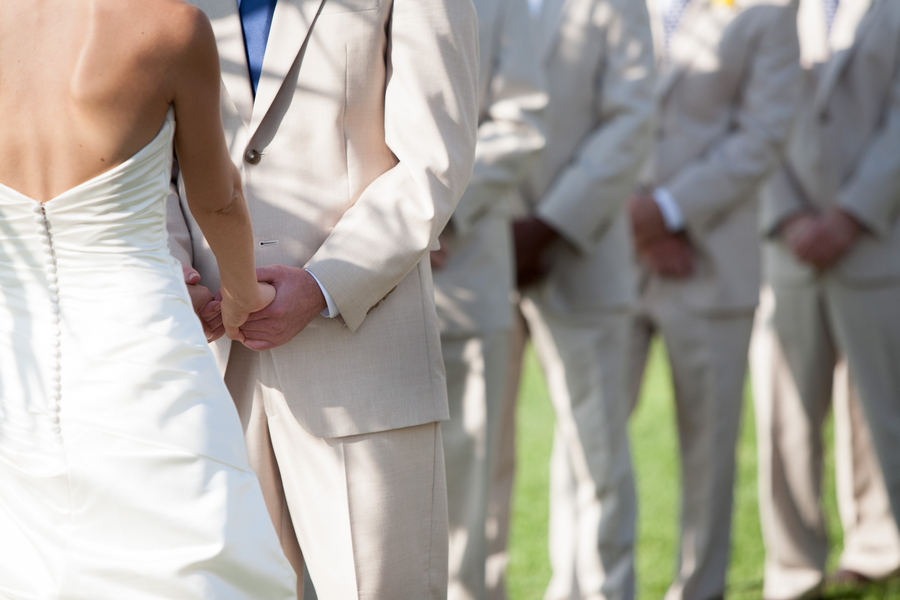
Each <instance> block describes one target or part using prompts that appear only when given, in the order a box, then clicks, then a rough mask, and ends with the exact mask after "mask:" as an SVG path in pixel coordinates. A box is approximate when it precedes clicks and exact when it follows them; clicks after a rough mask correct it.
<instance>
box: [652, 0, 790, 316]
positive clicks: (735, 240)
mask: <svg viewBox="0 0 900 600" xmlns="http://www.w3.org/2000/svg"><path fill="white" fill-rule="evenodd" d="M648 2H649V6H650V9H651V14H652V15H653V21H654V33H655V34H656V42H657V54H658V56H659V60H660V64H661V67H660V71H661V73H660V77H659V84H658V87H657V105H658V109H657V114H658V117H657V119H658V121H657V126H656V143H655V145H654V149H653V153H652V156H651V159H650V161H649V162H648V164H647V166H646V169H645V172H644V177H643V179H644V183H645V184H646V185H648V186H651V187H655V186H664V187H666V188H667V189H668V190H669V192H671V194H672V195H673V197H674V199H675V201H676V202H677V204H678V206H679V207H680V208H681V210H682V212H683V214H684V217H685V223H686V231H687V234H688V236H689V238H690V241H691V243H692V245H693V248H694V257H695V266H694V274H693V276H691V277H690V278H688V279H662V278H656V277H653V278H650V281H649V282H647V283H646V285H647V286H648V287H647V288H645V289H647V290H648V292H649V293H652V288H654V287H657V288H659V290H660V291H663V292H665V293H668V294H674V295H675V297H677V298H680V301H682V302H683V303H684V304H685V305H686V306H688V307H689V308H691V309H693V310H700V311H714V312H715V311H734V310H747V309H751V308H752V307H754V306H755V305H756V304H757V302H758V299H759V284H760V275H759V272H760V264H759V263H760V259H759V254H760V253H759V238H758V235H757V219H758V210H757V200H756V198H757V195H758V191H759V186H760V185H761V184H762V182H763V181H764V180H765V178H766V177H767V176H768V175H769V174H771V172H772V171H773V170H774V169H775V168H776V166H777V164H778V161H779V159H780V157H781V153H782V150H783V146H784V143H785V140H786V138H787V134H788V129H789V127H790V124H791V121H792V119H793V116H794V114H795V110H796V101H797V93H798V90H799V74H800V66H799V43H798V41H797V25H796V23H797V19H796V16H797V2H796V0H793V1H789V0H734V1H733V2H730V1H726V0H692V1H691V2H690V4H688V6H687V9H686V10H685V12H684V14H683V15H682V18H681V22H680V24H679V27H678V29H677V30H676V31H675V33H674V34H673V36H672V38H671V40H670V44H669V52H668V57H666V56H665V55H666V52H665V49H664V38H663V28H662V15H661V14H659V10H658V2H657V0H648ZM643 276H644V277H648V278H649V277H650V276H649V274H648V273H647V271H646V270H645V271H644V273H643Z"/></svg>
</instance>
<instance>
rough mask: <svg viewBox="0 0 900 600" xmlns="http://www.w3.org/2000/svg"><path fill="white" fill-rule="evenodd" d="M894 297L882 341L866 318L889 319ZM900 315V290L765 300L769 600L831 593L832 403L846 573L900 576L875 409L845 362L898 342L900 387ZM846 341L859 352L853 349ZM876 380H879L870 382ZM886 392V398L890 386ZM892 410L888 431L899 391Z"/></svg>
mask: <svg viewBox="0 0 900 600" xmlns="http://www.w3.org/2000/svg"><path fill="white" fill-rule="evenodd" d="M870 295H871V297H870V298H867V296H870ZM892 296H893V298H894V302H895V304H894V314H893V317H891V316H890V315H889V314H885V315H884V317H883V320H882V321H883V325H884V329H882V330H880V332H879V333H880V334H881V335H878V334H876V333H875V332H876V329H875V328H878V321H879V319H878V318H877V316H876V317H875V318H865V317H864V315H863V314H862V313H865V312H867V311H877V310H879V309H882V310H883V309H884V308H887V305H886V304H884V303H885V302H887V303H889V302H890V300H891V297H892ZM879 297H881V298H880V299H879ZM878 304H883V306H880V307H879V306H878ZM898 307H900V289H898V288H896V287H895V288H893V290H892V289H891V288H887V289H879V288H870V289H869V290H865V289H860V290H851V289H848V288H843V287H842V286H840V285H839V284H837V283H836V282H834V281H832V282H829V283H826V284H825V285H823V286H821V287H820V286H806V287H794V288H785V289H780V290H778V291H774V292H773V290H771V289H767V290H764V292H763V295H762V303H761V305H760V310H759V313H758V316H757V325H756V331H755V333H754V341H753V349H752V350H753V351H752V354H751V359H752V361H751V362H752V366H753V384H754V400H755V404H756V430H757V440H758V442H757V444H758V452H759V495H760V513H761V518H762V528H763V537H764V540H765V545H766V567H765V589H764V595H765V596H766V598H771V599H773V600H782V599H794V598H802V597H804V596H806V595H811V594H815V593H817V592H818V590H819V589H820V587H821V585H822V583H823V581H824V571H825V563H826V559H827V557H828V540H827V537H826V529H825V518H824V515H823V514H822V507H821V496H822V452H823V441H822V428H823V426H824V422H825V419H826V417H827V414H828V409H829V407H830V406H831V405H832V398H833V405H834V430H835V459H836V460H835V466H836V476H837V477H836V479H837V492H838V494H837V495H838V506H839V509H840V513H841V523H842V526H843V529H844V550H843V552H842V554H841V558H840V567H841V568H846V569H852V570H854V571H857V572H859V573H862V574H864V575H866V576H868V577H872V578H880V577H884V576H886V575H889V574H890V573H892V572H894V571H896V570H897V569H898V568H900V534H898V531H897V526H896V524H895V521H894V517H893V514H892V512H891V504H890V500H889V498H890V497H889V495H888V492H887V489H886V487H885V480H884V477H883V475H882V472H881V469H880V467H879V461H878V457H877V453H876V451H875V448H876V446H875V444H873V439H872V436H871V433H870V430H869V427H868V425H867V423H866V419H865V415H864V414H863V409H862V402H864V398H860V397H859V395H858V393H857V391H858V390H859V391H860V392H862V393H865V392H864V391H863V389H861V388H862V386H860V385H858V384H859V383H860V382H859V380H858V377H859V372H858V371H855V370H854V368H853V362H854V361H852V360H850V361H848V360H847V358H848V357H847V356H846V355H844V353H843V352H842V348H847V353H848V354H849V352H851V351H852V350H851V349H856V350H857V351H863V352H865V353H878V352H880V351H884V350H885V347H884V346H883V345H882V344H884V343H888V344H890V341H889V340H891V339H893V340H894V341H893V344H895V345H894V350H893V352H894V355H893V360H894V361H895V365H894V369H895V371H894V374H895V377H896V369H900V364H896V361H897V360H898V358H900V357H898V356H897V354H896V352H897V350H896V348H897V346H896V344H897V343H898V341H900V337H898V334H900V328H898V327H896V320H897V316H898V314H900V308H898ZM849 311H853V312H854V313H856V315H854V317H852V318H853V319H854V320H856V318H860V317H863V318H864V320H865V321H868V322H870V325H869V326H867V327H861V328H859V330H857V328H856V327H857V326H854V325H850V324H849V323H847V322H846V316H847V315H848V314H849ZM874 315H875V312H870V314H869V316H874ZM891 320H893V321H894V322H895V323H894V324H893V325H892V324H891V323H889V322H888V321H891ZM839 322H841V324H840V325H839V324H838V323H839ZM839 331H842V332H844V333H845V334H846V333H849V334H850V336H851V337H852V338H853V340H852V341H850V340H842V339H841V338H840V337H839V336H838V332H839ZM873 334H874V335H873ZM842 341H843V342H844V343H841V342H842ZM879 342H881V343H879ZM845 344H846V345H845ZM887 356H890V350H889V349H888V354H887ZM869 361H871V363H874V364H878V363H880V362H881V363H883V360H879V358H878V357H876V356H871V355H870V356H866V355H865V354H864V355H863V356H862V360H857V361H856V362H857V363H858V362H869ZM848 363H849V365H848ZM888 364H889V363H888ZM866 375H870V374H869V373H866V372H865V371H863V376H866ZM895 381H896V379H895ZM881 383H882V384H883V383H889V381H887V382H881ZM876 386H878V387H880V385H879V383H878V382H876ZM888 393H890V392H888ZM892 403H893V413H894V414H885V415H884V419H885V420H886V421H888V422H894V423H897V422H898V421H900V388H895V389H894V391H893V402H891V400H890V399H889V398H882V403H881V404H880V406H890V405H891V404H892ZM874 405H875V406H879V404H877V403H874ZM894 426H896V425H894ZM892 452H894V453H895V452H896V446H894V447H893V450H892ZM895 468H896V464H895Z"/></svg>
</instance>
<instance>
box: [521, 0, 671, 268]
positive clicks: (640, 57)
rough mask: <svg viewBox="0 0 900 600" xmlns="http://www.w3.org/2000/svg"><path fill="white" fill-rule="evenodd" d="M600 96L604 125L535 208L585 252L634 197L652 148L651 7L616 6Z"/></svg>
mask: <svg viewBox="0 0 900 600" xmlns="http://www.w3.org/2000/svg"><path fill="white" fill-rule="evenodd" d="M608 18H609V21H608V23H607V28H606V53H605V54H606V62H605V64H603V65H601V66H600V68H599V74H598V77H597V90H596V93H595V103H596V113H597V127H596V129H594V130H593V132H591V133H590V134H589V135H588V136H587V137H586V138H585V139H584V140H583V141H582V142H581V145H580V146H579V148H578V150H577V152H576V153H575V155H574V157H573V158H572V160H571V162H570V163H569V164H568V165H567V166H565V167H564V168H563V169H562V171H561V172H560V174H559V175H558V176H557V178H556V180H555V181H554V182H553V184H552V185H551V186H550V188H549V190H548V191H547V193H546V194H545V195H544V197H543V198H542V199H541V201H540V202H539V203H538V205H537V207H536V208H535V215H536V216H537V217H538V218H540V219H541V220H543V221H544V222H545V223H547V224H549V225H550V226H551V227H553V229H554V230H556V232H557V233H559V234H560V235H561V236H562V237H563V238H564V239H566V240H567V241H568V242H569V243H571V244H573V245H574V246H575V247H576V248H578V249H579V250H580V251H581V252H590V250H591V248H592V247H593V246H594V244H595V243H596V241H597V240H598V239H599V238H600V236H601V235H602V232H603V231H605V229H606V227H607V226H608V225H609V224H610V223H611V222H612V220H613V219H614V218H615V217H616V216H617V215H618V214H619V212H620V211H621V209H622V206H623V205H624V203H625V201H626V200H627V199H628V196H629V195H630V194H631V192H632V189H633V186H634V182H635V178H636V176H637V171H638V169H639V168H640V165H641V163H642V162H643V160H644V158H645V156H646V153H647V151H648V150H649V145H650V127H651V119H652V115H653V77H652V73H653V62H654V57H653V38H652V34H651V31H650V19H649V16H648V14H647V7H646V4H645V3H644V2H638V1H635V0H623V1H622V2H617V3H615V7H614V9H613V10H612V11H610V13H609V15H608Z"/></svg>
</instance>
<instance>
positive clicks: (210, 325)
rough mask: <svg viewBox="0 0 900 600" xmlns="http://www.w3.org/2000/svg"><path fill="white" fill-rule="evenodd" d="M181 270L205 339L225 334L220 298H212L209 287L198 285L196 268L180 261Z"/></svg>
mask: <svg viewBox="0 0 900 600" xmlns="http://www.w3.org/2000/svg"><path fill="white" fill-rule="evenodd" d="M181 272H182V273H183V274H184V283H185V284H187V290H188V294H189V295H190V297H191V304H192V305H193V306H194V312H195V313H196V314H197V316H198V317H199V318H200V323H201V324H202V325H203V333H204V335H206V340H207V341H209V342H214V341H216V340H217V339H219V338H220V337H222V336H223V335H225V328H224V327H223V326H222V316H221V311H220V310H219V304H220V303H219V300H221V299H217V298H214V297H213V295H212V293H211V292H210V291H209V288H207V287H205V286H202V285H200V273H198V272H197V271H196V269H194V268H193V267H191V266H190V265H186V264H184V263H182V264H181Z"/></svg>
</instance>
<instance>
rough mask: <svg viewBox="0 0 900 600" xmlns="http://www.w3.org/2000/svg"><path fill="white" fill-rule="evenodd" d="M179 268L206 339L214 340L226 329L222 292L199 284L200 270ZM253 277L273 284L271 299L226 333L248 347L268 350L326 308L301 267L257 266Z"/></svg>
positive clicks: (320, 294)
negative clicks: (237, 331) (232, 330)
mask: <svg viewBox="0 0 900 600" xmlns="http://www.w3.org/2000/svg"><path fill="white" fill-rule="evenodd" d="M182 270H183V272H184V282H185V283H186V284H187V288H188V293H189V294H190V296H191V303H192V304H193V306H194V312H196V313H197V315H198V316H199V317H200V322H201V323H202V324H203V332H204V333H205V334H206V339H207V340H208V341H209V342H214V341H215V340H217V339H219V338H221V337H222V336H223V335H225V333H226V332H225V325H224V324H223V318H222V293H221V291H219V292H216V294H215V295H213V294H212V293H211V292H210V290H209V289H208V288H206V287H205V286H203V285H201V284H200V274H199V273H198V272H197V271H196V270H194V269H193V268H192V267H190V266H188V265H184V264H182ZM256 278H257V280H258V281H260V282H262V283H268V284H269V285H271V286H272V287H274V288H275V299H274V300H273V301H272V302H271V303H270V304H269V305H268V306H266V307H265V308H263V309H262V310H260V311H258V312H254V313H250V315H249V316H248V317H247V320H246V321H245V322H244V323H243V324H242V325H240V327H239V333H238V334H237V335H230V336H229V337H232V339H238V340H239V341H240V342H242V343H243V344H244V345H245V346H247V348H250V349H251V350H257V351H259V350H269V349H271V348H275V347H277V346H281V345H283V344H286V343H287V342H289V341H291V340H292V339H293V338H294V336H296V335H297V334H298V333H300V332H301V331H303V329H304V328H305V327H306V326H307V325H308V324H309V322H310V321H312V320H313V319H314V318H315V317H316V315H318V314H320V313H321V312H322V311H324V310H325V309H326V303H325V297H324V296H323V295H322V290H321V289H320V288H319V285H318V284H317V283H316V280H315V279H314V278H313V276H312V275H310V274H309V273H308V272H307V271H306V270H305V269H300V268H296V267H286V266H283V265H270V266H266V267H257V269H256ZM241 338H243V339H241Z"/></svg>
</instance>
